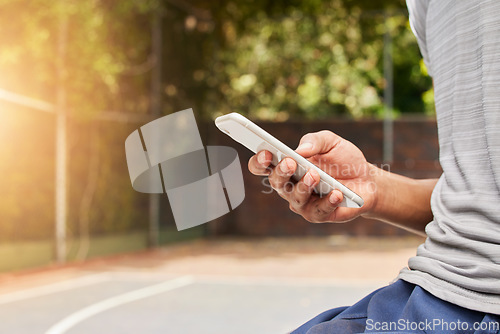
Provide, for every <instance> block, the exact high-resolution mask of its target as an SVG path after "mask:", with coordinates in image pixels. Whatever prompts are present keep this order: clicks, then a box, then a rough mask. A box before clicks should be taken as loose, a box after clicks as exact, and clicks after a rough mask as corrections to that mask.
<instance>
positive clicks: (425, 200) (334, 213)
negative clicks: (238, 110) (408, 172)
mask: <svg viewBox="0 0 500 334" xmlns="http://www.w3.org/2000/svg"><path fill="white" fill-rule="evenodd" d="M296 151H297V152H298V153H299V154H301V155H302V156H304V157H306V158H308V159H309V160H310V161H311V162H313V163H315V164H316V165H318V166H319V167H320V168H321V169H323V170H324V171H326V172H327V173H329V174H330V175H332V176H333V177H334V178H336V179H337V180H339V181H340V182H342V183H344V184H345V185H346V186H347V187H349V188H350V189H352V190H353V191H354V192H356V193H357V194H359V195H360V196H361V197H362V198H363V199H364V201H365V204H364V205H363V207H361V208H359V209H355V208H345V207H338V205H339V204H340V202H341V201H342V199H343V197H342V196H343V195H342V193H341V192H340V191H338V190H334V191H332V192H331V193H330V194H329V195H328V196H325V197H322V198H320V197H319V196H317V195H316V194H314V193H313V189H314V187H315V186H316V185H317V183H318V182H319V175H318V174H317V173H316V172H315V171H314V170H309V171H308V172H307V173H306V175H304V177H303V178H302V179H301V180H300V181H299V182H297V183H295V184H293V185H292V183H291V182H289V181H290V177H291V176H292V175H293V173H294V172H295V169H296V167H297V164H296V163H295V161H293V160H292V159H290V158H285V159H283V160H282V161H281V162H280V163H279V164H278V166H276V167H275V168H270V167H269V166H270V163H271V159H272V155H271V153H270V152H268V151H262V152H259V153H258V154H257V155H255V156H253V157H252V158H251V159H250V161H249V163H248V167H249V169H250V171H251V172H252V173H253V174H256V175H269V182H270V184H271V186H272V187H273V188H274V189H275V190H276V191H277V193H278V194H279V195H280V196H281V197H283V198H284V199H285V200H287V201H288V202H289V204H290V210H292V211H293V212H295V213H297V214H300V215H302V216H303V217H304V218H305V219H307V220H308V221H310V222H344V221H349V220H352V219H354V218H356V217H358V216H364V217H367V218H374V219H379V220H382V221H384V222H386V223H389V224H392V225H396V226H399V227H401V228H404V229H407V230H409V231H412V232H415V233H417V234H420V235H425V234H424V228H425V225H426V224H427V223H428V222H430V221H431V220H432V212H431V209H430V197H431V193H432V189H433V188H434V186H435V184H436V182H437V180H436V179H432V180H414V179H411V178H407V177H404V176H400V175H397V174H393V173H389V172H387V171H384V170H382V169H380V168H378V167H375V166H373V165H371V164H369V163H368V162H367V161H366V159H365V157H364V155H363V153H362V152H361V151H360V150H359V149H358V148H357V147H356V146H354V145H353V144H352V143H350V142H349V141H347V140H345V139H343V138H341V137H339V136H337V135H336V134H334V133H332V132H330V131H320V132H317V133H311V134H307V135H305V136H304V137H302V139H301V141H300V145H299V147H298V148H297V150H296Z"/></svg>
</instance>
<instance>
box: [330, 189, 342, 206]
mask: <svg viewBox="0 0 500 334" xmlns="http://www.w3.org/2000/svg"><path fill="white" fill-rule="evenodd" d="M328 200H329V201H330V203H332V204H337V203H338V202H340V197H339V195H338V194H337V193H336V192H333V193H332V194H331V195H330V197H329V198H328Z"/></svg>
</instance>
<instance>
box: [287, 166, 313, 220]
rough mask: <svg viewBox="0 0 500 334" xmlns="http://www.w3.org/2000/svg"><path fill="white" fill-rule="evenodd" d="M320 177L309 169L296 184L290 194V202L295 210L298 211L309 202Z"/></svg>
mask: <svg viewBox="0 0 500 334" xmlns="http://www.w3.org/2000/svg"><path fill="white" fill-rule="evenodd" d="M319 179H320V176H319V174H318V172H317V171H315V170H314V169H310V170H308V171H307V173H306V174H304V176H303V177H302V179H301V180H300V181H299V182H297V184H296V185H295V187H294V188H293V191H292V193H291V194H290V202H291V204H292V205H293V206H294V207H295V209H297V210H298V209H300V208H301V207H303V206H304V205H306V204H307V203H308V202H309V199H310V197H311V194H312V193H313V191H314V187H315V186H316V185H317V184H318V183H319Z"/></svg>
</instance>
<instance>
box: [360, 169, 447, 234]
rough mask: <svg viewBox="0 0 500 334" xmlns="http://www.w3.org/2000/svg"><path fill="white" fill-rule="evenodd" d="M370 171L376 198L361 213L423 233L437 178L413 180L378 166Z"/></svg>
mask: <svg viewBox="0 0 500 334" xmlns="http://www.w3.org/2000/svg"><path fill="white" fill-rule="evenodd" d="M370 168H377V167H375V166H372V167H370ZM373 172H374V173H373V174H372V175H374V180H375V192H376V193H375V199H374V203H373V206H372V208H371V209H370V210H369V211H368V212H366V213H365V214H363V216H365V217H367V218H374V219H378V220H381V221H384V222H386V223H389V224H392V225H396V226H398V227H401V228H403V229H406V230H409V231H412V232H414V233H417V234H420V235H425V233H424V230H425V226H426V225H427V223H429V222H430V221H431V220H432V218H433V215H432V212H431V205H430V199H431V194H432V190H433V189H434V186H435V185H436V182H437V180H438V179H424V180H416V179H412V178H408V177H405V176H401V175H398V174H394V173H390V172H387V171H384V170H382V169H378V168H377V170H376V171H373Z"/></svg>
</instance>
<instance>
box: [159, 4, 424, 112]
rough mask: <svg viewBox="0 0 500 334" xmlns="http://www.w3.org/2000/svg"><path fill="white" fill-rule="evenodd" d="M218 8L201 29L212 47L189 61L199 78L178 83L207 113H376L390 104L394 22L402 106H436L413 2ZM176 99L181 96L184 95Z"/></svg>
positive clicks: (187, 68)
mask: <svg viewBox="0 0 500 334" xmlns="http://www.w3.org/2000/svg"><path fill="white" fill-rule="evenodd" d="M211 9H212V12H213V13H214V20H215V27H216V29H215V30H214V31H213V32H209V33H206V32H204V33H198V35H203V34H204V35H205V39H204V40H203V45H204V48H205V49H206V50H210V52H204V53H202V54H201V60H200V57H198V59H196V60H195V61H194V62H193V63H190V64H184V67H182V68H181V69H180V71H182V72H183V73H184V74H185V75H186V74H187V73H190V74H192V75H186V77H187V78H193V79H192V80H191V81H190V82H186V81H184V82H183V83H182V85H176V83H175V82H172V83H171V85H172V86H175V87H178V88H180V91H181V92H180V93H179V92H177V94H178V95H182V93H185V94H187V95H189V94H194V93H195V92H196V93H197V96H196V100H197V101H198V103H197V104H198V105H200V106H201V107H202V108H203V112H204V113H205V115H210V117H215V116H217V115H220V114H224V113H227V112H231V111H237V112H241V113H243V114H247V115H249V116H251V117H252V118H256V119H269V120H285V119H288V118H289V117H293V118H308V119H315V118H324V117H331V116H339V115H344V116H348V117H354V118H361V117H371V116H377V115H379V114H381V111H382V110H383V108H384V106H383V91H384V87H385V80H384V73H383V49H384V44H383V43H384V34H385V33H386V32H388V33H389V34H390V35H391V37H392V40H393V53H392V55H393V61H394V108H395V111H396V113H404V112H424V110H426V109H428V107H426V105H427V104H424V102H423V101H422V94H423V93H424V92H426V91H428V90H429V88H430V85H431V81H430V79H429V77H428V76H426V74H424V73H422V72H421V71H420V67H419V59H420V54H419V51H418V46H417V44H416V40H415V38H414V36H413V34H412V32H411V30H410V28H409V25H408V19H407V16H406V14H405V7H404V3H397V2H396V3H394V2H386V1H371V2H367V1H346V2H343V1H340V0H327V1H312V2H294V1H292V2H285V3H282V2H280V1H278V2H273V3H272V4H270V3H268V2H265V1H255V2H252V3H251V5H250V3H248V2H238V3H236V2H233V1H227V2H225V3H224V6H220V7H218V8H217V9H216V8H211ZM374 9H377V10H374ZM391 13H393V14H391ZM184 38H185V39H183V43H190V42H193V43H196V42H199V40H196V39H195V38H199V36H196V34H191V35H188V36H184ZM177 70H179V69H177ZM174 71H175V70H174ZM200 73H201V74H202V75H197V74H200ZM165 76H166V77H171V72H170V73H166V74H165ZM192 87H198V88H199V89H198V90H197V91H196V90H193V89H192ZM173 95H176V94H173ZM167 100H168V101H169V102H170V101H171V102H172V103H173V105H176V102H178V101H179V100H178V99H177V97H176V96H168V97H167Z"/></svg>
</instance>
